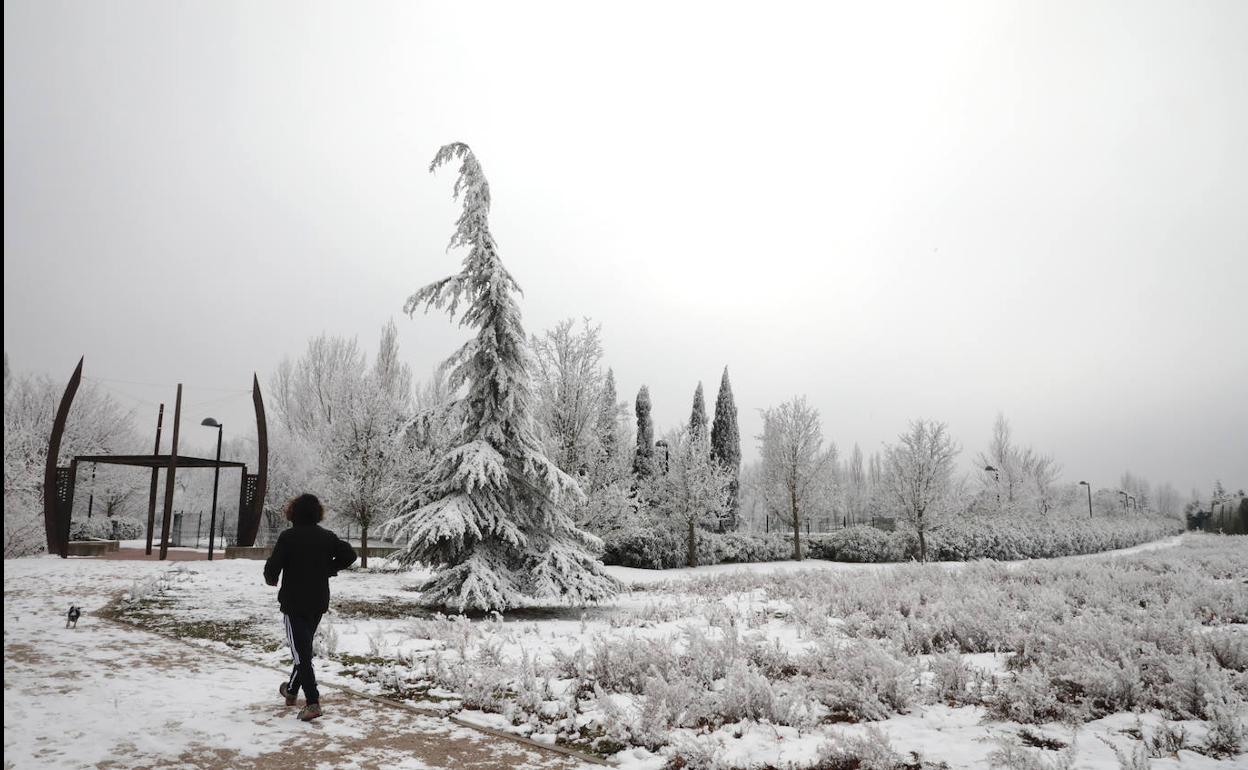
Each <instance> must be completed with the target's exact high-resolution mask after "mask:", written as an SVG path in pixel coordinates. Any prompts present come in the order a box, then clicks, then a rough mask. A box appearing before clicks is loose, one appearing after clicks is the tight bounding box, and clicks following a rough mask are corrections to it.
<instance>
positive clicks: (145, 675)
mask: <svg viewBox="0 0 1248 770" xmlns="http://www.w3.org/2000/svg"><path fill="white" fill-rule="evenodd" d="M170 566H171V565H170V564H168V563H165V564H161V563H156V562H132V561H104V560H98V559H68V560H61V559H58V558H55V557H46V556H45V557H33V558H26V559H15V560H9V561H6V562H5V568H4V764H5V767H6V768H39V767H45V768H87V767H91V768H117V769H128V768H140V767H196V768H276V767H308V768H326V769H327V770H328V769H330V768H422V769H426V768H437V767H455V768H461V767H490V768H500V769H501V768H511V767H533V768H539V767H542V768H572V767H576V766H578V765H579V764H580V763H578V762H574V761H570V760H567V759H564V758H561V757H557V756H554V755H548V754H544V753H540V752H535V751H533V750H529V749H526V748H524V747H522V746H519V745H518V744H515V743H514V742H511V741H507V740H502V739H498V738H493V737H489V736H486V735H483V734H481V733H479V732H476V731H473V730H470V729H467V728H464V727H459V726H456V725H454V724H451V723H450V722H449V721H448V720H447V719H445V718H434V717H427V716H420V715H417V714H412V713H410V712H405V711H402V710H399V709H393V708H389V707H385V706H379V705H377V704H375V703H372V702H370V701H367V700H364V699H361V698H356V697H351V696H349V695H346V694H344V693H341V692H336V691H333V690H328V689H327V690H326V691H325V692H324V693H323V695H322V700H323V702H324V704H325V709H326V714H325V716H324V717H322V718H321V719H319V720H317V721H315V722H311V723H304V722H300V721H299V720H297V719H295V717H294V714H295V709H292V708H287V707H286V706H285V705H284V704H283V703H282V702H281V699H280V698H279V697H278V696H277V685H278V683H279V682H280V681H281V680H282V675H281V674H280V673H278V672H276V671H272V670H270V669H268V668H264V667H263V665H262V664H265V663H273V662H276V661H278V660H279V658H280V656H269V657H267V658H265V659H264V660H257V665H247V664H245V663H241V662H239V661H238V660H237V659H232V658H229V657H225V656H222V655H220V654H217V653H214V652H212V651H211V650H209V649H205V648H203V647H199V648H196V647H194V646H191V645H188V644H185V643H183V642H179V641H176V640H172V639H168V638H165V637H162V636H159V635H156V634H152V633H148V632H145V631H140V630H136V629H134V628H130V627H127V626H125V625H121V624H117V623H112V622H109V621H107V620H104V619H102V618H100V617H98V616H97V615H96V614H95V611H96V610H98V609H99V608H100V607H102V606H103V605H104V604H105V603H107V602H108V601H110V600H111V599H112V598H113V597H114V596H115V595H116V594H117V593H118V592H120V591H122V590H124V589H125V588H126V587H128V586H130V585H131V584H132V582H133V581H134V580H136V579H138V580H145V579H147V578H149V577H154V576H157V575H160V574H163V573H164V572H166V571H167V570H168V569H169V568H170ZM258 567H259V563H258V562H241V561H232V560H231V561H214V562H212V563H211V564H210V563H208V562H206V561H205V562H196V563H195V569H196V570H197V571H199V574H203V575H208V574H213V575H218V574H219V575H220V576H223V577H227V576H228V579H229V580H243V579H244V578H245V577H247V576H249V575H250V573H251V572H253V571H254V570H255V569H258ZM270 598H271V597H270ZM218 600H220V602H221V603H229V599H228V597H213V598H212V600H211V602H210V603H211V604H216V603H218ZM71 603H74V604H78V605H80V606H82V607H83V608H84V614H83V616H82V617H81V619H80V620H79V621H78V625H77V628H72V629H71V628H66V627H65V613H66V611H67V610H68V609H69V605H70V604H71ZM282 662H283V664H284V661H282Z"/></svg>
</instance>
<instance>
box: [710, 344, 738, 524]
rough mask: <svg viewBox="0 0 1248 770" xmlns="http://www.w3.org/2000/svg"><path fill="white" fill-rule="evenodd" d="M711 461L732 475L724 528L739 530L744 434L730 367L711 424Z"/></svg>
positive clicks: (722, 380)
mask: <svg viewBox="0 0 1248 770" xmlns="http://www.w3.org/2000/svg"><path fill="white" fill-rule="evenodd" d="M711 459H713V460H715V461H716V462H718V463H719V464H720V465H721V466H722V467H723V469H724V470H725V471H727V472H728V474H729V475H730V476H731V480H730V481H729V483H728V510H727V513H726V514H725V515H724V519H723V528H724V530H725V531H731V530H734V529H736V528H737V521H738V519H739V516H740V510H741V499H740V492H741V434H740V432H739V431H738V430H737V402H736V401H735V400H734V399H733V397H732V383H730V382H729V381H728V367H726V366H725V367H724V376H723V377H722V378H720V381H719V396H718V397H717V398H716V399H715V422H714V423H713V424H712V425H711Z"/></svg>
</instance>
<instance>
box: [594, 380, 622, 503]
mask: <svg viewBox="0 0 1248 770" xmlns="http://www.w3.org/2000/svg"><path fill="white" fill-rule="evenodd" d="M594 435H595V438H596V439H597V444H598V446H597V450H598V451H597V454H598V458H597V463H596V465H597V469H598V472H597V473H596V474H595V476H596V477H597V478H596V479H595V480H596V482H597V483H598V484H602V483H607V482H611V481H618V480H619V478H620V471H621V470H623V463H621V459H622V453H621V452H620V400H619V396H618V395H616V392H615V372H614V371H612V370H611V369H608V370H607V375H606V377H604V378H603V381H602V393H601V394H600V395H599V397H598V416H597V419H596V425H595V427H594Z"/></svg>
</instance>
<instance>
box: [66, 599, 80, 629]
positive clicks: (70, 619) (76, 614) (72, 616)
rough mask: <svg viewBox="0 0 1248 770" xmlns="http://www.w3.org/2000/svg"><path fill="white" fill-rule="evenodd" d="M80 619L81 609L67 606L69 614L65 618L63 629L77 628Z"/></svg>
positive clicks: (72, 605) (75, 606)
mask: <svg viewBox="0 0 1248 770" xmlns="http://www.w3.org/2000/svg"><path fill="white" fill-rule="evenodd" d="M80 617H82V609H81V608H80V607H78V606H77V605H74V604H71V605H69V613H68V614H67V615H66V616H65V627H66V628H70V627H73V628H77V627H78V618H80Z"/></svg>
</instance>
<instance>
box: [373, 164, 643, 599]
mask: <svg viewBox="0 0 1248 770" xmlns="http://www.w3.org/2000/svg"><path fill="white" fill-rule="evenodd" d="M454 159H458V160H459V161H460V167H459V178H458V179H457V180H456V181H455V188H454V194H455V197H456V199H459V200H462V201H463V213H462V214H461V215H460V217H459V219H458V221H457V222H456V230H455V234H454V235H453V236H452V237H451V243H450V248H456V247H461V246H462V247H465V248H467V250H468V253H467V255H466V256H465V257H464V261H463V269H462V270H461V271H460V272H459V273H457V274H455V275H452V276H450V277H448V278H444V279H442V280H440V281H437V282H435V283H432V284H429V285H428V286H426V287H424V288H423V289H421V290H420V291H417V292H416V293H415V294H413V295H412V296H411V297H409V298H408V300H407V303H406V305H405V307H404V309H405V311H406V312H407V313H409V314H411V313H414V312H415V311H416V310H417V309H419V308H422V307H423V308H425V309H426V310H427V309H428V308H431V307H432V308H438V309H442V308H446V309H447V311H448V312H449V313H450V314H451V316H452V317H454V316H455V314H456V311H458V310H459V309H460V307H461V305H463V306H465V307H464V312H463V314H462V316H461V317H460V324H461V325H463V326H470V327H475V328H476V330H477V333H476V336H475V337H473V338H472V339H471V340H469V341H468V342H467V343H465V344H464V346H463V347H461V348H460V349H459V350H458V351H457V352H456V353H455V354H454V355H453V356H452V357H451V358H450V359H449V360H448V361H447V366H448V367H449V368H450V370H451V375H450V382H449V385H450V388H451V389H452V390H453V391H455V392H459V391H460V389H461V388H463V389H465V390H466V392H465V394H464V395H463V397H462V398H459V399H457V400H456V402H455V403H454V408H453V409H452V410H451V412H450V414H451V415H453V417H454V419H455V420H456V423H457V425H459V426H460V429H459V433H458V437H457V439H456V440H455V441H453V442H452V444H451V447H450V448H449V449H448V450H447V451H446V452H445V453H444V454H442V456H441V457H439V458H438V460H437V462H436V463H435V464H434V467H433V469H432V470H430V471H429V472H428V473H427V474H425V475H424V476H423V477H422V478H421V479H419V480H418V487H417V489H418V491H417V494H416V498H415V506H414V507H413V508H412V509H411V510H408V511H406V512H404V513H401V514H399V516H397V517H395V519H393V520H392V521H391V525H390V527H389V529H390V531H391V532H393V533H395V534H396V535H398V536H400V537H402V538H405V539H406V542H407V545H406V546H405V548H404V550H402V551H401V552H400V554H399V558H400V560H401V561H402V562H404V563H406V564H415V563H421V564H427V565H431V566H433V567H434V568H435V569H436V572H435V574H434V577H433V578H432V579H431V580H430V581H429V582H428V583H427V584H425V585H424V586H423V589H422V590H423V596H422V599H423V600H424V601H426V602H427V603H430V604H435V605H442V606H447V607H452V608H455V609H458V610H460V611H463V610H469V609H479V610H501V609H506V608H508V607H514V606H518V605H526V604H533V603H540V602H558V603H571V604H584V603H586V602H593V601H599V600H601V599H605V598H608V597H610V596H611V595H612V594H614V593H615V592H616V591H617V590H618V587H619V586H618V583H617V582H616V581H615V580H614V579H612V578H611V577H609V576H608V575H607V574H606V573H604V572H603V570H602V564H601V562H599V561H598V559H597V557H596V556H595V553H596V552H597V551H598V549H599V548H600V545H601V543H600V541H599V540H598V539H597V538H595V537H594V536H593V535H590V534H588V533H586V532H583V531H581V530H580V529H578V528H577V527H576V526H575V524H574V523H573V521H572V518H571V516H570V515H569V513H568V510H567V507H566V503H568V502H572V501H574V500H577V499H579V498H580V497H581V495H582V493H581V490H580V488H579V487H578V486H577V483H576V481H574V480H573V479H572V478H571V477H570V476H568V475H567V474H565V473H564V472H563V471H561V470H559V468H558V467H556V466H555V464H554V463H552V462H551V461H550V460H549V459H547V458H546V456H545V455H544V454H543V452H542V447H541V443H540V441H539V440H538V437H537V434H536V431H535V429H534V424H533V418H532V404H531V399H532V396H531V392H530V387H531V386H530V380H529V368H528V351H527V349H526V347H525V334H524V329H523V328H522V327H521V324H520V308H519V306H518V305H517V304H516V299H515V295H516V294H517V293H518V292H519V291H520V287H519V286H518V285H517V283H516V281H515V279H513V278H512V276H511V274H510V273H508V272H507V269H506V268H504V267H503V263H502V261H501V260H500V259H499V256H498V247H497V244H496V243H495V242H494V237H493V236H492V235H491V234H490V224H489V212H490V187H489V183H488V182H487V181H486V178H485V175H484V174H483V173H482V171H481V166H480V164H479V163H478V162H477V159H476V157H475V156H474V155H473V153H472V150H470V149H469V148H468V146H467V145H465V144H462V143H453V144H448V145H446V146H444V147H442V148H441V149H440V150H438V154H437V155H436V156H435V157H434V159H433V163H432V164H430V167H429V170H430V171H431V172H432V171H435V170H437V168H438V167H439V166H442V165H443V164H445V163H448V162H451V161H452V160H454Z"/></svg>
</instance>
